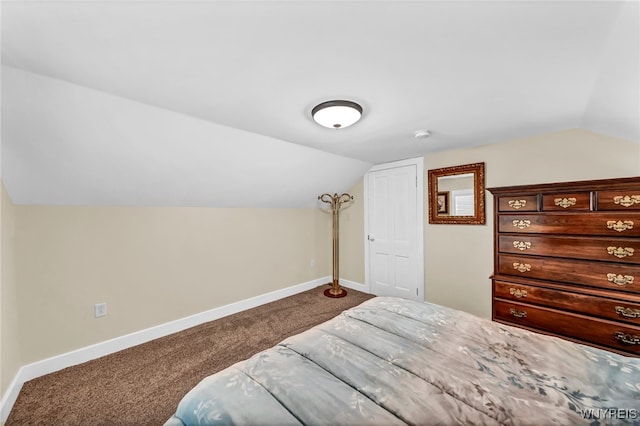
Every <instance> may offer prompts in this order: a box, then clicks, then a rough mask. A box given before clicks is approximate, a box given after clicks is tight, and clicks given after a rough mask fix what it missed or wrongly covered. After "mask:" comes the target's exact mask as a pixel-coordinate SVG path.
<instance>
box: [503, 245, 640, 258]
mask: <svg viewBox="0 0 640 426" xmlns="http://www.w3.org/2000/svg"><path fill="white" fill-rule="evenodd" d="M514 244H515V243H514ZM634 251H635V250H634V249H632V248H631V247H615V246H612V247H607V253H609V254H611V255H613V256H615V257H617V258H620V259H622V258H624V257H627V256H629V257H631V256H633V252H634Z"/></svg>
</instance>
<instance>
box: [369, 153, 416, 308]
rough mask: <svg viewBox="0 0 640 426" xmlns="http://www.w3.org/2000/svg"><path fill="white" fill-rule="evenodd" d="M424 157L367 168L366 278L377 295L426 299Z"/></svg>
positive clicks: (371, 289) (372, 291)
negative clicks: (423, 210) (423, 209)
mask: <svg viewBox="0 0 640 426" xmlns="http://www.w3.org/2000/svg"><path fill="white" fill-rule="evenodd" d="M416 161H419V162H420V163H416ZM421 161H422V159H421V158H420V159H417V160H407V161H403V162H397V163H390V164H387V165H380V166H376V167H374V168H372V170H371V171H370V172H369V173H368V174H367V197H368V199H367V201H368V202H367V212H366V213H365V214H366V216H367V219H368V220H367V221H366V225H365V226H366V228H367V229H366V230H365V231H366V233H367V234H366V238H367V241H366V243H365V244H367V248H368V250H365V251H366V252H367V253H366V256H367V257H368V259H367V260H368V262H367V263H368V266H367V268H368V274H367V277H366V279H367V280H368V283H367V284H368V285H369V289H370V291H371V293H373V294H376V295H378V296H397V297H403V298H406V299H413V300H424V294H423V283H424V273H423V266H422V265H423V264H424V263H423V259H422V256H423V255H422V253H423V250H422V247H421V244H422V222H421V221H422V213H421V212H422V196H421V194H422V187H423V185H422V184H421V181H422V167H421V165H422V163H421ZM418 169H420V171H419V170H418ZM419 183H420V185H419Z"/></svg>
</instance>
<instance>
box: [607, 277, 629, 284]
mask: <svg viewBox="0 0 640 426" xmlns="http://www.w3.org/2000/svg"><path fill="white" fill-rule="evenodd" d="M607 280H608V281H609V282H612V283H614V284H617V285H627V284H633V275H620V274H617V275H616V274H607Z"/></svg>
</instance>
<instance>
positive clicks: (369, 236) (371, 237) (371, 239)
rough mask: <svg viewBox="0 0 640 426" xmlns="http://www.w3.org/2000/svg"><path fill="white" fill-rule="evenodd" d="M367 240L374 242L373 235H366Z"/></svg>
mask: <svg viewBox="0 0 640 426" xmlns="http://www.w3.org/2000/svg"><path fill="white" fill-rule="evenodd" d="M367 239H368V240H369V241H374V240H375V237H374V236H373V235H367Z"/></svg>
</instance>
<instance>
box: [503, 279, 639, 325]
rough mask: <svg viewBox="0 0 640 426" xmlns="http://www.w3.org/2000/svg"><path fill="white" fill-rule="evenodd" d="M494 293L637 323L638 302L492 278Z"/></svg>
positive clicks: (563, 309) (504, 297) (504, 296)
mask: <svg viewBox="0 0 640 426" xmlns="http://www.w3.org/2000/svg"><path fill="white" fill-rule="evenodd" d="M493 291H494V297H497V298H501V299H507V300H511V301H523V302H524V301H526V302H527V303H531V304H534V305H542V306H547V307H551V308H556V309H559V310H561V311H571V312H577V313H584V314H586V315H593V316H596V317H600V318H605V319H610V320H614V321H624V322H628V323H629V324H635V325H640V303H631V302H628V301H622V300H617V299H609V298H606V297H598V296H591V295H586V294H579V293H573V292H570V291H562V290H555V289H550V288H543V287H536V286H530V285H524V284H516V283H510V282H506V281H495V282H494V283H493Z"/></svg>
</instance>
